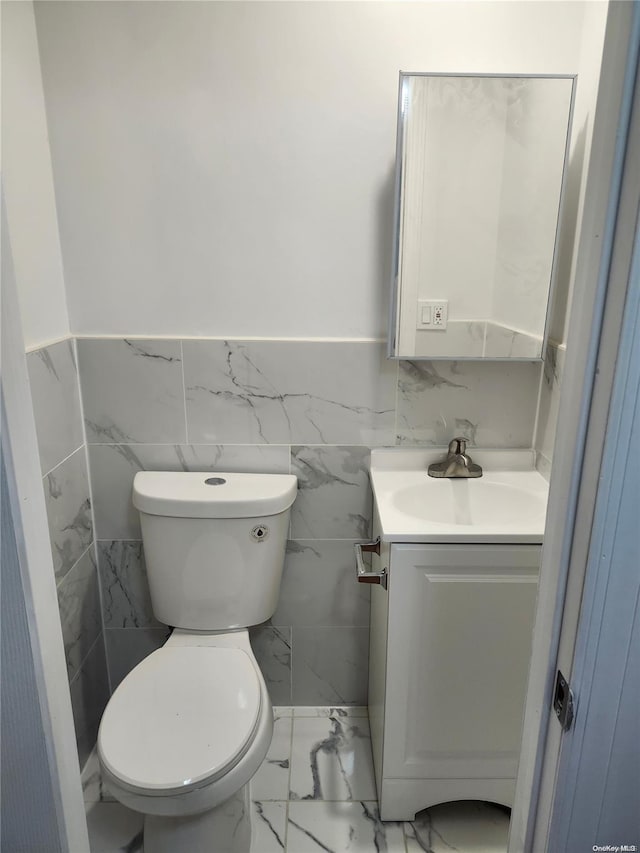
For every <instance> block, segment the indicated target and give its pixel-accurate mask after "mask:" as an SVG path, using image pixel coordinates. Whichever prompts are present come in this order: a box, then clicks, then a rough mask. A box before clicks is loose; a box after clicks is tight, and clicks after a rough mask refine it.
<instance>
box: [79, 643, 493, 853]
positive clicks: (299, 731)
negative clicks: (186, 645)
mask: <svg viewBox="0 0 640 853" xmlns="http://www.w3.org/2000/svg"><path fill="white" fill-rule="evenodd" d="M112 630H113V629H112ZM133 633H137V632H133ZM273 711H274V735H273V739H272V742H271V745H270V748H269V751H268V753H267V756H266V759H265V761H264V763H263V765H262V766H261V767H260V768H259V769H258V772H257V773H256V775H255V776H254V777H253V779H252V780H251V785H250V795H251V804H250V817H251V828H252V839H251V848H250V851H247V853H283V851H284V853H312V851H314V850H318V851H323V853H327V851H329V853H353V851H360V853H371V851H377V853H449V851H452V850H457V851H461V853H506V849H507V834H508V828H509V815H508V810H507V809H505V808H503V807H501V806H495V805H492V804H490V803H481V802H459V803H446V804H443V805H440V806H434V807H433V808H431V809H427V810H425V811H423V812H420V813H419V814H418V815H417V816H416V819H415V820H414V821H413V822H411V823H409V822H407V823H404V824H403V823H397V822H391V821H385V822H383V821H381V820H380V814H379V810H378V806H377V803H376V801H375V783H374V780H373V765H372V758H371V750H370V737H369V728H368V718H367V709H366V708H363V707H359V708H345V707H326V706H322V707H317V706H316V707H307V708H284V707H274V709H273ZM290 778H291V784H289V779H290ZM82 781H83V791H84V798H85V803H86V809H87V822H88V828H89V834H90V840H91V850H92V853H94V851H104V853H122V851H123V850H128V851H130V853H137V851H141V849H142V847H141V845H142V835H141V830H142V816H141V815H138V814H137V813H136V812H131V811H130V810H129V809H126V808H125V807H124V806H122V805H121V804H120V803H118V802H114V801H113V799H112V797H111V795H110V793H109V792H108V790H107V789H106V788H105V786H104V785H103V784H102V780H101V774H100V768H99V765H98V762H97V758H96V754H95V750H94V752H93V753H92V754H91V756H90V758H89V761H88V762H87V764H86V766H85V768H84V771H83V774H82ZM244 808H246V806H244V807H243V811H244ZM287 817H288V820H287ZM405 840H406V845H407V846H406V850H405ZM217 850H218V847H217V845H216V840H215V839H213V838H212V839H211V848H210V853H216V851H217ZM176 853H183V851H176Z"/></svg>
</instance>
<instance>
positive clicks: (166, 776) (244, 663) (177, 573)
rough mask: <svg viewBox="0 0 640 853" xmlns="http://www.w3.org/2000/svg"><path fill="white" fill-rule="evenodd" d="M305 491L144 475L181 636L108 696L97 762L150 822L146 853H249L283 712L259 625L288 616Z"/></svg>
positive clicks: (156, 568) (139, 494) (157, 563)
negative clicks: (291, 532)
mask: <svg viewBox="0 0 640 853" xmlns="http://www.w3.org/2000/svg"><path fill="white" fill-rule="evenodd" d="M296 488H297V480H296V478H295V477H294V476H293V475H290V474H215V475H212V474H210V473H193V472H166V471H142V472H139V473H138V474H136V477H135V480H134V484H133V503H134V506H135V507H136V508H137V510H138V511H139V513H140V521H141V526H142V539H143V542H144V552H145V560H146V565H147V575H148V580H149V588H150V592H151V603H152V606H153V612H154V614H155V616H156V617H157V618H158V619H159V620H160V621H161V622H164V623H165V624H167V625H169V626H171V627H172V628H173V632H172V634H171V636H170V637H169V639H168V640H167V642H166V643H165V645H164V646H163V647H162V648H161V649H159V650H158V651H155V652H153V653H152V654H151V655H149V657H147V658H145V659H144V660H143V661H142V663H140V664H138V666H137V667H135V669H133V670H132V671H131V672H130V673H129V675H127V677H126V678H125V679H124V680H123V681H122V683H121V684H120V685H119V686H118V688H117V689H116V690H115V692H114V694H113V696H112V697H111V699H110V700H109V703H108V704H107V707H106V709H105V712H104V715H103V717H102V721H101V723H100V730H99V732H98V758H99V760H100V765H101V769H102V774H103V779H104V781H105V783H106V784H107V786H108V788H109V789H110V790H111V792H112V793H113V795H114V796H115V797H116V798H117V799H118V800H119V801H120V802H121V803H123V804H124V805H125V806H128V807H129V808H131V809H135V810H136V811H138V812H142V813H143V814H144V815H145V822H144V851H145V853H185V851H189V853H200V851H202V853H205V851H206V853H211V851H215V853H248V851H249V847H250V843H251V824H250V812H249V808H250V799H249V782H250V780H251V777H252V776H253V775H254V774H255V772H256V771H257V769H258V767H260V765H261V763H262V761H263V759H264V757H265V755H266V753H267V750H268V748H269V744H270V742H271V735H272V730H273V713H272V707H271V702H270V700H269V695H268V693H267V689H266V685H265V682H264V678H263V677H262V673H261V672H260V667H259V666H258V663H257V662H256V659H255V657H254V654H253V652H252V650H251V645H250V643H249V635H248V631H247V628H248V627H249V626H250V625H257V624H259V623H261V622H264V621H265V620H267V619H269V618H270V617H271V616H272V614H273V613H274V611H275V609H276V605H277V601H278V594H279V589H280V579H281V576H282V568H283V563H284V554H285V546H286V540H287V534H288V528H289V514H290V509H291V505H292V504H293V501H294V500H295V497H296Z"/></svg>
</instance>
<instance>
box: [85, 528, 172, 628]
mask: <svg viewBox="0 0 640 853" xmlns="http://www.w3.org/2000/svg"><path fill="white" fill-rule="evenodd" d="M98 566H99V569H100V584H101V587H102V610H103V617H104V626H105V628H150V627H158V626H159V625H160V624H161V623H160V622H158V620H157V619H156V618H155V617H154V615H153V609H152V606H151V596H150V593H149V583H148V580H147V569H146V565H145V561H144V550H143V547H142V542H137V541H126V542H122V541H115V542H111V541H102V540H100V541H98Z"/></svg>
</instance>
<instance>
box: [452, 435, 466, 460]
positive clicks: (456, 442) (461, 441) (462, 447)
mask: <svg viewBox="0 0 640 853" xmlns="http://www.w3.org/2000/svg"><path fill="white" fill-rule="evenodd" d="M466 450H467V439H466V438H462V436H458V438H452V439H451V441H450V442H449V455H453V456H457V455H459V454H460V455H464V454H465V453H466Z"/></svg>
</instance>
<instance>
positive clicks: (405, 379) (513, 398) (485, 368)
mask: <svg viewBox="0 0 640 853" xmlns="http://www.w3.org/2000/svg"><path fill="white" fill-rule="evenodd" d="M539 376H540V365H539V363H529V362H512V363H508V364H507V363H504V362H472V361H459V362H456V361H451V362H448V361H440V362H431V361H401V362H400V376H399V380H398V414H397V432H398V443H400V444H428V445H438V446H446V444H447V443H448V442H449V440H450V439H451V438H453V437H454V436H455V435H464V436H467V437H469V439H470V442H471V444H472V445H474V444H475V445H477V446H479V447H531V444H532V440H533V428H534V424H535V410H536V402H537V396H538V395H537V391H538V381H539Z"/></svg>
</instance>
